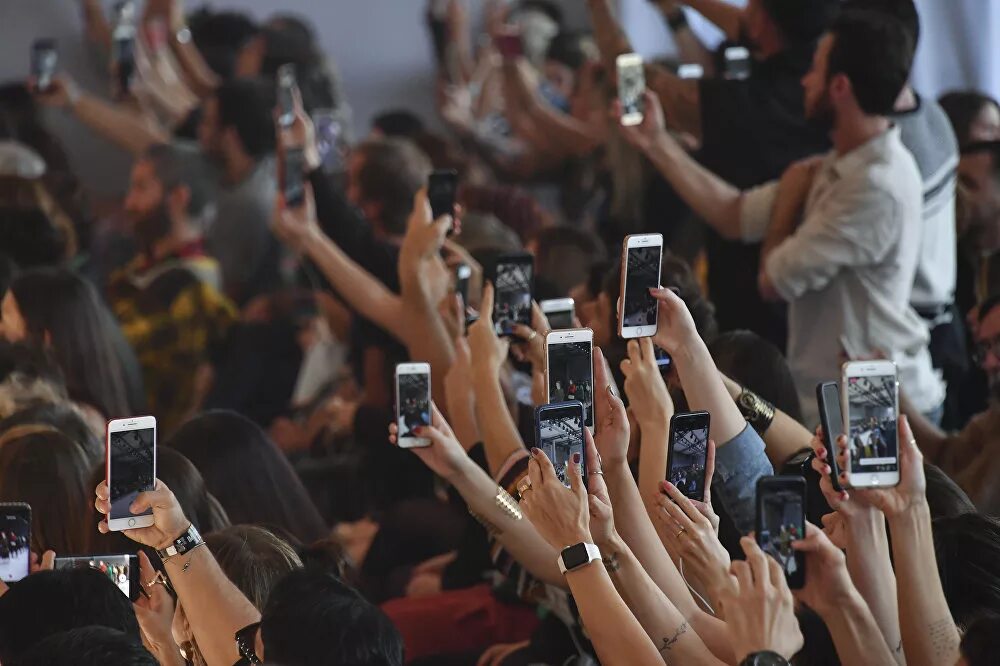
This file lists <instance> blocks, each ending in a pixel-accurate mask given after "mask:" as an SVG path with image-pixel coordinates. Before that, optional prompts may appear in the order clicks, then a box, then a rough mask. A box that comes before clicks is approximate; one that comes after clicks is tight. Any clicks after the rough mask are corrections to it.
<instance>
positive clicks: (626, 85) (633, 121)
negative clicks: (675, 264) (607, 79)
mask: <svg viewBox="0 0 1000 666" xmlns="http://www.w3.org/2000/svg"><path fill="white" fill-rule="evenodd" d="M615 63H616V65H617V67H618V100H619V101H620V102H621V105H622V125H625V126H626V127H627V126H629V125H638V124H639V123H641V122H642V117H643V116H642V94H643V92H645V90H646V74H645V73H644V72H643V69H642V56H640V55H639V54H637V53H626V54H624V55H620V56H618V59H617V60H616V61H615ZM661 244H662V242H661Z"/></svg>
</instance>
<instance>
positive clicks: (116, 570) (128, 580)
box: [55, 555, 142, 601]
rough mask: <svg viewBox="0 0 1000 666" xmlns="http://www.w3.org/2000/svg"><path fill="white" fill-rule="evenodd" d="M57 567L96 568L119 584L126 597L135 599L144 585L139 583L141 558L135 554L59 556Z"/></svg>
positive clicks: (56, 562) (56, 561)
mask: <svg viewBox="0 0 1000 666" xmlns="http://www.w3.org/2000/svg"><path fill="white" fill-rule="evenodd" d="M55 568H56V569H88V568H89V569H94V570H95V571H99V572H101V573H102V574H104V575H105V576H107V577H108V579H109V580H110V581H111V582H112V583H114V584H115V585H117V586H118V589H119V590H121V591H122V594H124V595H125V596H126V597H128V598H129V599H131V600H132V601H135V600H136V599H138V598H139V591H140V590H141V589H142V586H141V585H140V584H139V558H138V557H137V556H135V555H88V556H86V557H57V558H56V559H55Z"/></svg>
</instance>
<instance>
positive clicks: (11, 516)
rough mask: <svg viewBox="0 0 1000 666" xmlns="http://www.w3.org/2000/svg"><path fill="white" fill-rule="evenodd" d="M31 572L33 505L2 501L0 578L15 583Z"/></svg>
mask: <svg viewBox="0 0 1000 666" xmlns="http://www.w3.org/2000/svg"><path fill="white" fill-rule="evenodd" d="M29 573H31V507H30V506H28V505H27V504H25V503H23V502H4V503H0V580H2V581H3V582H5V583H13V582H16V581H19V580H21V579H22V578H24V577H25V576H27V575H28V574H29Z"/></svg>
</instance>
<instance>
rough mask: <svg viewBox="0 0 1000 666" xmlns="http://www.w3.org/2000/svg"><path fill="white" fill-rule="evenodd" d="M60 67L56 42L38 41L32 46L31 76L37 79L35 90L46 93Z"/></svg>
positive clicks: (48, 40) (51, 40)
mask: <svg viewBox="0 0 1000 666" xmlns="http://www.w3.org/2000/svg"><path fill="white" fill-rule="evenodd" d="M58 65H59V52H58V51H57V50H56V40H54V39H36V40H35V42H34V43H33V44H32V45H31V76H32V77H33V78H34V79H35V88H37V90H38V91H39V92H45V91H46V90H48V89H49V86H51V85H52V77H53V76H55V74H56V67H58Z"/></svg>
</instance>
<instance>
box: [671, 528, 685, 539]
mask: <svg viewBox="0 0 1000 666" xmlns="http://www.w3.org/2000/svg"><path fill="white" fill-rule="evenodd" d="M685 532H687V528H686V527H682V528H680V529H679V530H677V534H675V535H674V538H675V539H680V538H681V535H682V534H684V533H685Z"/></svg>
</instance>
